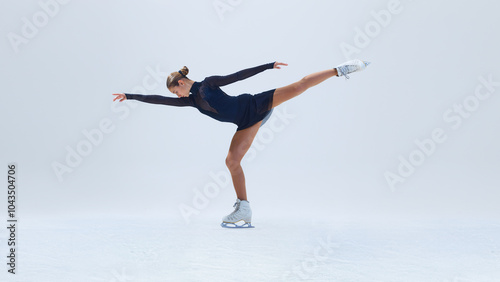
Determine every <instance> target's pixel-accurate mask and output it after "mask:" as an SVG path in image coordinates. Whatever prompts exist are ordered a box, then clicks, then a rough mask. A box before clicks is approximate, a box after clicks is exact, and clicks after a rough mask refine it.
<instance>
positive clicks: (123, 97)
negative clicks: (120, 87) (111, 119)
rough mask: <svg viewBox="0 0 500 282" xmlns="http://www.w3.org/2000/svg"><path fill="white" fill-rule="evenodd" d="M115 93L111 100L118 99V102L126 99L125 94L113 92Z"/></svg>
mask: <svg viewBox="0 0 500 282" xmlns="http://www.w3.org/2000/svg"><path fill="white" fill-rule="evenodd" d="M113 95H115V96H116V97H115V98H114V99H113V102H114V101H116V100H118V99H120V100H119V101H118V102H123V101H124V100H126V98H127V97H126V96H125V94H113Z"/></svg>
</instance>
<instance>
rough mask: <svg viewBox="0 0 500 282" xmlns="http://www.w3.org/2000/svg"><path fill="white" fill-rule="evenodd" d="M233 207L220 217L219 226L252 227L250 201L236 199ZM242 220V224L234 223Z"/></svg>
mask: <svg viewBox="0 0 500 282" xmlns="http://www.w3.org/2000/svg"><path fill="white" fill-rule="evenodd" d="M233 207H234V208H235V209H234V211H233V212H232V213H230V214H229V215H227V216H225V217H224V218H222V223H221V225H220V226H222V227H226V228H253V227H254V226H252V209H250V203H249V202H248V201H241V200H240V199H236V203H234V205H233ZM240 221H243V222H244V223H243V224H240V225H238V224H236V223H238V222H240Z"/></svg>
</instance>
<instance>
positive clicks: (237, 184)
mask: <svg viewBox="0 0 500 282" xmlns="http://www.w3.org/2000/svg"><path fill="white" fill-rule="evenodd" d="M368 64H369V62H364V61H361V60H352V61H349V62H346V63H344V64H342V65H339V66H337V67H335V68H333V69H329V70H325V71H321V72H317V73H313V74H310V75H307V76H305V77H304V78H302V79H301V80H299V81H297V82H295V83H292V84H290V85H288V86H285V87H281V88H277V89H272V90H269V91H265V92H262V93H260V94H256V95H251V94H241V95H239V96H229V95H227V94H226V93H225V92H224V91H222V90H221V89H220V87H222V86H226V85H228V84H231V83H234V82H237V81H240V80H244V79H246V78H249V77H251V76H254V75H256V74H258V73H260V72H263V71H265V70H268V69H280V68H281V66H287V64H285V63H279V62H274V63H269V64H265V65H261V66H257V67H254V68H249V69H245V70H242V71H239V72H236V73H233V74H230V75H226V76H209V77H206V78H205V79H204V80H202V81H200V82H197V81H193V80H191V79H189V78H188V77H187V75H188V73H189V70H188V68H187V67H184V68H182V69H181V70H180V71H178V72H173V73H171V74H170V75H169V76H168V78H167V88H168V90H169V91H170V92H172V93H173V94H175V95H177V96H178V98H172V97H164V96H159V95H137V94H128V93H121V94H113V95H115V96H116V97H115V98H114V100H113V101H116V100H118V101H120V102H122V101H124V100H138V101H142V102H146V103H152V104H163V105H169V106H177V107H185V106H191V107H195V108H197V109H198V110H199V111H200V112H201V113H202V114H205V115H208V116H210V117H212V118H214V119H216V120H218V121H222V122H231V123H234V124H236V125H237V126H238V128H237V130H236V133H235V134H234V136H233V138H232V140H231V145H230V147H229V152H228V154H227V157H226V166H227V168H228V169H229V172H230V173H231V178H232V181H233V185H234V190H235V191H236V196H237V199H236V203H235V204H234V205H233V207H234V208H235V209H234V211H233V212H232V213H230V214H229V215H227V216H225V217H224V218H223V219H222V224H221V225H222V226H223V227H247V228H248V227H253V226H252V224H251V221H252V210H251V209H250V204H249V202H248V200H247V193H246V186H245V175H244V173H243V169H242V167H241V160H242V159H243V156H245V154H246V152H247V151H248V149H249V148H250V146H251V144H252V142H253V140H254V138H255V135H256V134H257V131H258V130H259V128H260V126H261V125H262V124H264V123H265V122H266V121H267V120H268V119H269V117H270V115H271V113H272V111H273V109H274V108H275V107H277V106H279V105H281V104H282V103H283V102H285V101H288V100H290V99H292V98H294V97H296V96H298V95H300V94H302V93H303V92H304V91H306V90H307V89H309V88H310V87H313V86H315V85H317V84H319V83H321V82H323V81H325V80H326V79H328V78H331V77H333V76H338V77H340V76H344V77H345V78H346V79H348V78H349V76H348V75H349V74H350V73H353V72H357V71H361V70H364V69H365V68H366V67H367V66H368ZM241 221H243V224H236V223H238V222H241Z"/></svg>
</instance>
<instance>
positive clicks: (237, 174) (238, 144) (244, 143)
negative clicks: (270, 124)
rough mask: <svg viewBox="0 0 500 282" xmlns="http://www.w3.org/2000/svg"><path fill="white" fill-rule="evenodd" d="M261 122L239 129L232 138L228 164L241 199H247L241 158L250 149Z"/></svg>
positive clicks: (227, 158)
mask: <svg viewBox="0 0 500 282" xmlns="http://www.w3.org/2000/svg"><path fill="white" fill-rule="evenodd" d="M261 123H262V121H260V122H258V123H256V124H254V125H252V126H251V127H249V128H246V129H243V130H240V131H237V132H236V133H235V134H234V136H233V139H232V140H231V146H230V147H229V153H228V154H227V157H226V165H227V167H228V169H229V172H230V173H231V178H232V179H233V185H234V190H235V191H236V196H237V197H238V199H240V200H247V190H246V186H245V174H244V173H243V168H242V167H241V160H242V159H243V157H244V156H245V154H246V153H247V151H248V149H250V146H251V145H252V142H253V139H254V138H255V135H257V132H258V131H259V127H260V125H261Z"/></svg>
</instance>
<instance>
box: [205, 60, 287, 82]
mask: <svg viewBox="0 0 500 282" xmlns="http://www.w3.org/2000/svg"><path fill="white" fill-rule="evenodd" d="M280 66H287V64H284V63H278V62H274V63H269V64H265V65H260V66H257V67H253V68H249V69H244V70H241V71H239V72H235V73H233V74H230V75H225V76H220V75H215V76H210V77H207V78H205V82H207V83H208V84H209V85H212V86H225V85H228V84H231V83H234V82H236V81H240V80H244V79H247V78H249V77H252V76H254V75H256V74H258V73H261V72H263V71H265V70H269V69H275V68H276V69H281V67H280Z"/></svg>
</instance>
